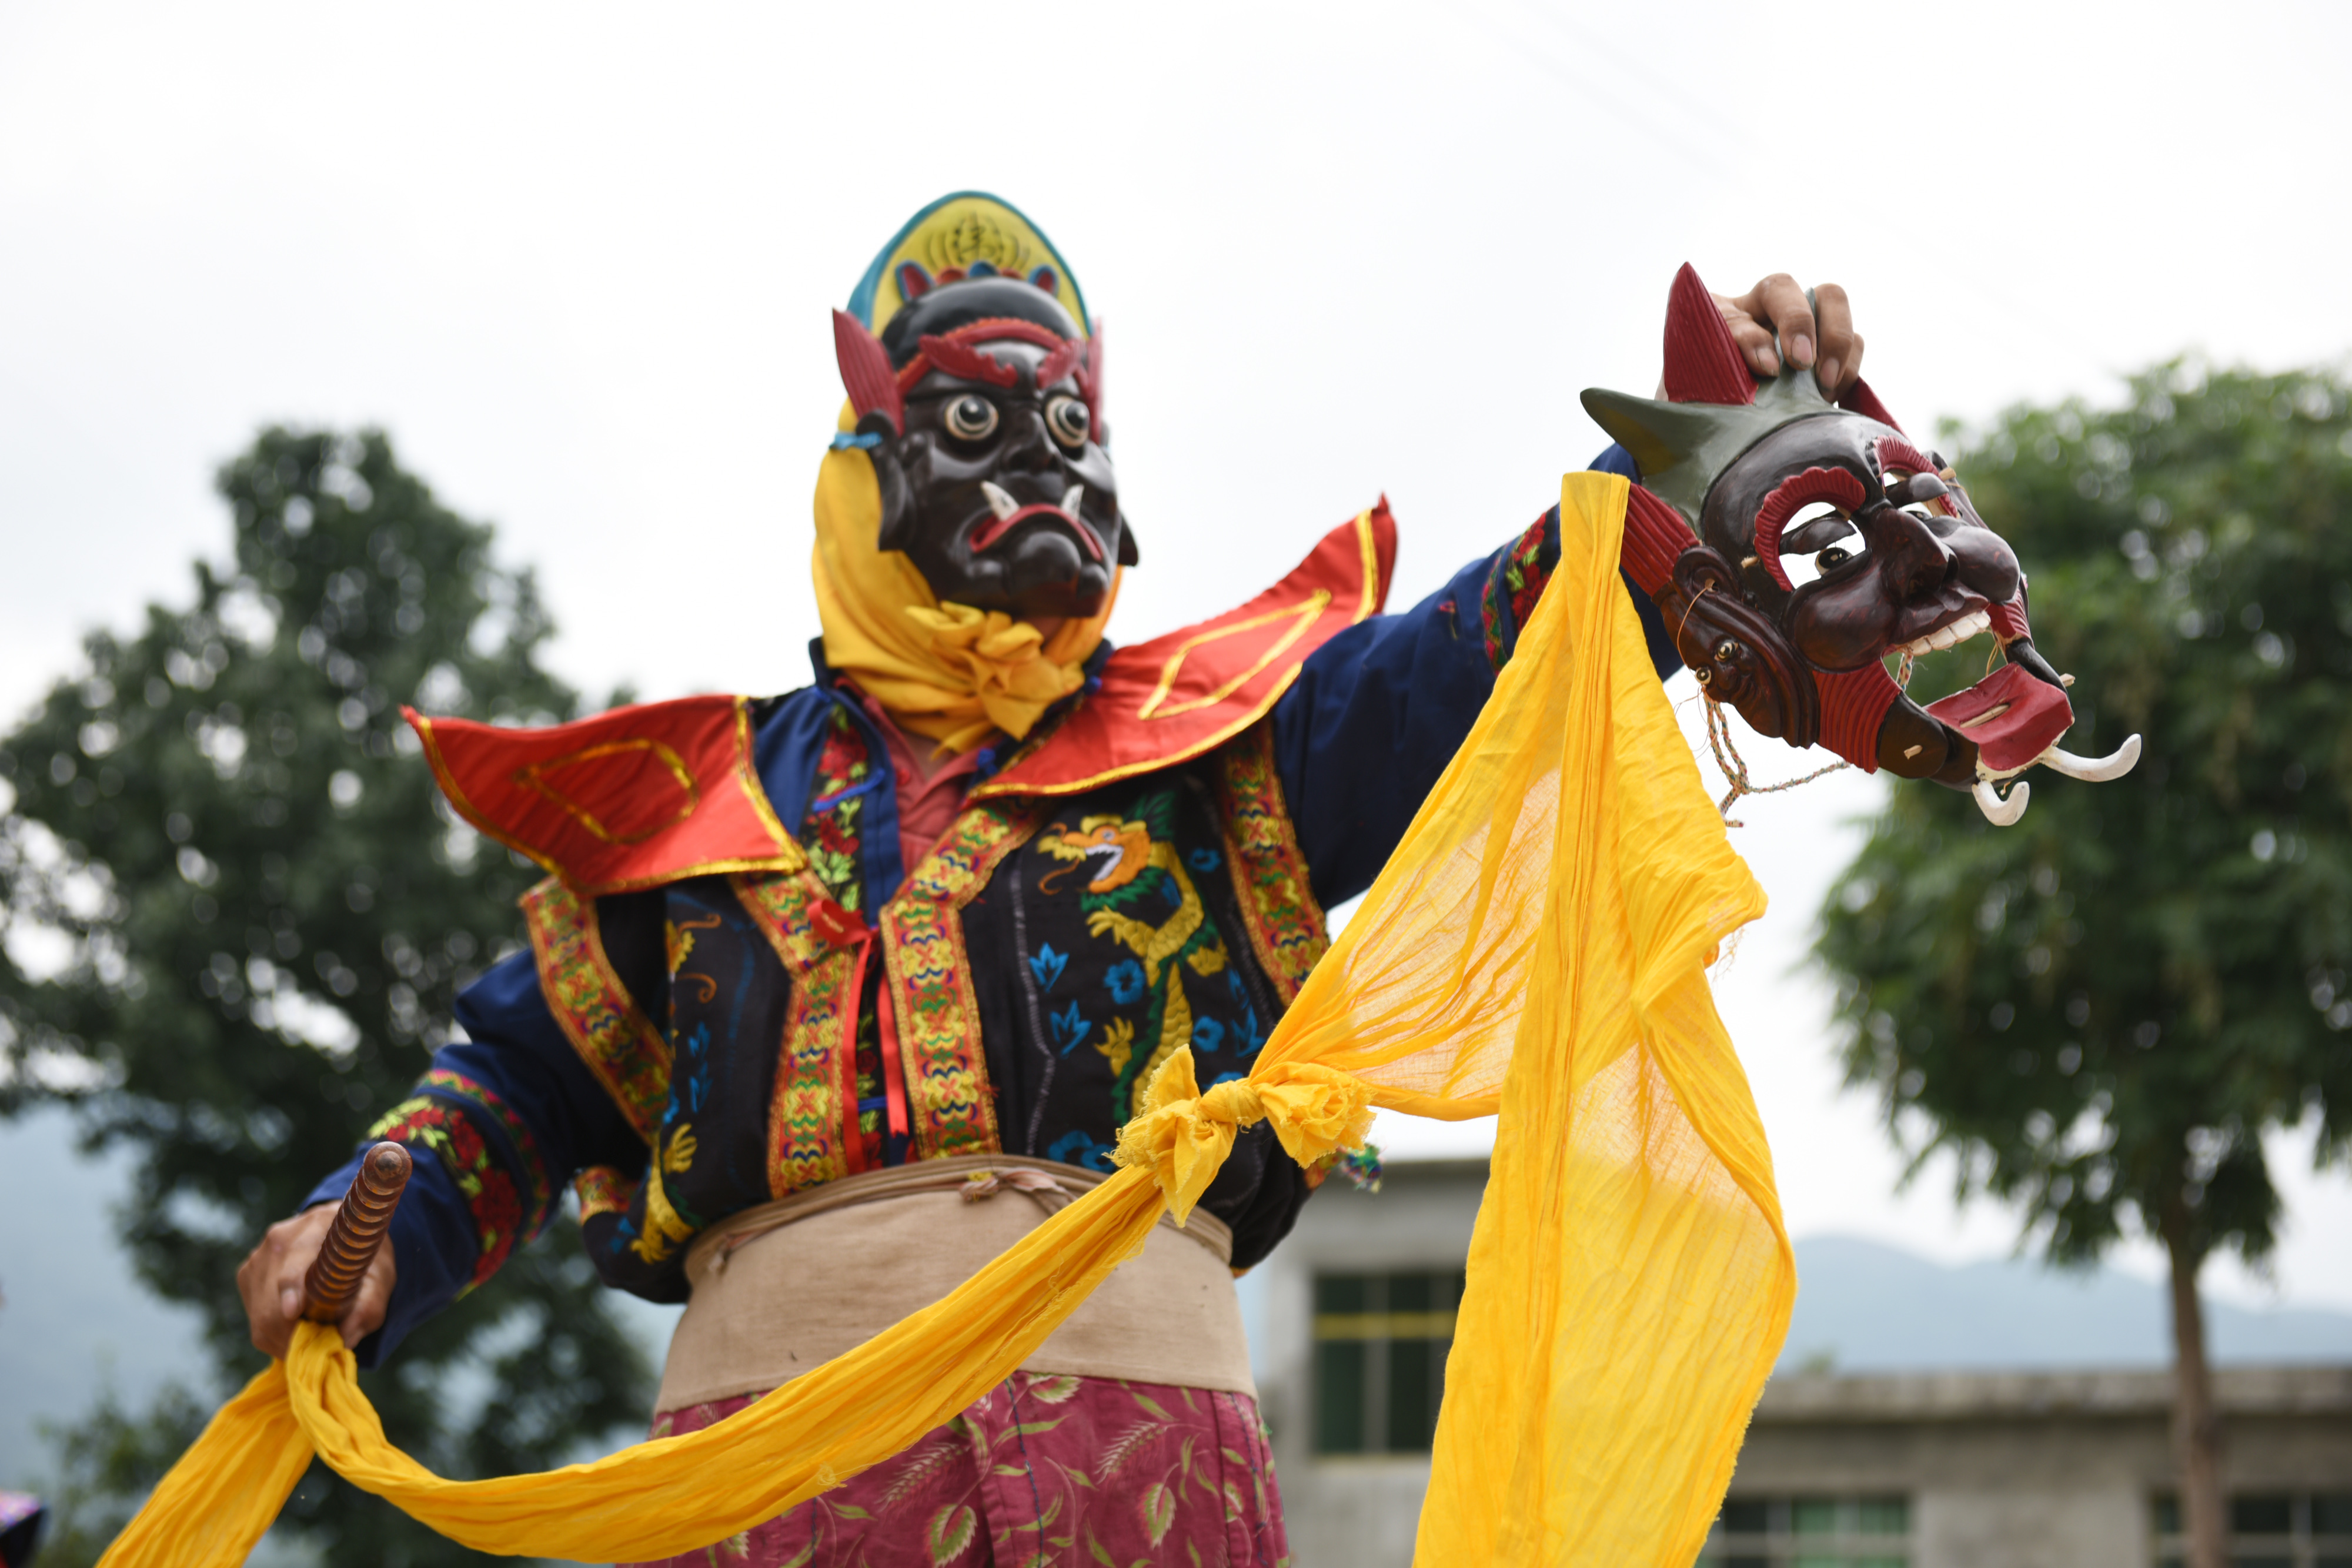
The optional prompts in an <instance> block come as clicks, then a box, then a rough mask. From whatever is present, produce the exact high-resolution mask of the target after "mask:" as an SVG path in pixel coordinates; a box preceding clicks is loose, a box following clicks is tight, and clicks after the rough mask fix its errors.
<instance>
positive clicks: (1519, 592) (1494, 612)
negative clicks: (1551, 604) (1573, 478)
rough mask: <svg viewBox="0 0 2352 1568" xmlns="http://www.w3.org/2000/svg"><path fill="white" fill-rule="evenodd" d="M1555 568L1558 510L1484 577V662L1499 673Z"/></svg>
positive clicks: (1481, 605)
mask: <svg viewBox="0 0 2352 1568" xmlns="http://www.w3.org/2000/svg"><path fill="white" fill-rule="evenodd" d="M1558 566H1559V508H1558V507H1554V508H1553V509H1551V510H1550V511H1548V512H1546V513H1545V514H1544V515H1543V516H1542V517H1538V518H1537V519H1536V520H1535V522H1534V524H1533V525H1532V526H1531V527H1530V528H1528V531H1527V532H1525V533H1523V534H1521V535H1520V536H1519V537H1518V538H1517V539H1514V540H1513V541H1512V542H1511V545H1510V547H1509V548H1508V549H1506V550H1504V551H1503V553H1502V554H1501V555H1500V556H1499V557H1497V558H1496V561H1495V565H1494V569H1493V570H1491V571H1489V572H1488V573H1487V574H1486V592H1485V593H1484V594H1482V595H1480V603H1479V619H1480V621H1481V622H1482V624H1483V625H1484V627H1485V630H1486V660H1487V663H1489V664H1492V665H1494V667H1495V669H1496V672H1498V673H1499V672H1500V671H1501V670H1502V667H1503V666H1504V665H1505V664H1509V663H1510V662H1511V653H1512V651H1513V650H1514V649H1516V648H1517V646H1518V645H1519V628H1520V627H1522V626H1525V625H1526V624H1527V623H1528V616H1530V615H1532V614H1534V613H1535V608H1536V601H1537V600H1538V599H1541V598H1542V597H1543V591H1544V584H1545V583H1547V582H1549V581H1550V580H1551V574H1552V571H1553V570H1554V569H1555V568H1556V567H1558Z"/></svg>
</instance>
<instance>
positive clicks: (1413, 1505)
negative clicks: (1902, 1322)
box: [1255, 1161, 2352, 1568]
mask: <svg viewBox="0 0 2352 1568" xmlns="http://www.w3.org/2000/svg"><path fill="white" fill-rule="evenodd" d="M1485 1187H1486V1165H1485V1162H1484V1161H1460V1162H1445V1163H1433V1164H1424V1165H1402V1166H1391V1167H1390V1169H1389V1172H1388V1175H1387V1178H1386V1181H1385V1183H1384V1185H1383V1188H1382V1190H1381V1192H1380V1193H1379V1194H1378V1195H1376V1196H1370V1195H1366V1194H1364V1193H1361V1192H1358V1191H1356V1190H1354V1189H1352V1188H1347V1187H1344V1186H1339V1185H1338V1184H1336V1183H1335V1184H1334V1185H1333V1186H1328V1187H1326V1189H1325V1190H1324V1191H1323V1192H1321V1193H1319V1194H1318V1195H1317V1197H1316V1198H1315V1200H1314V1201H1313V1202H1312V1203H1310V1204H1308V1205H1307V1208H1306V1211H1305V1213H1304V1214H1303V1215H1302V1216H1301V1218H1300V1221H1299V1225H1298V1228H1297V1230H1296V1231H1295V1232H1293V1233H1292V1235H1291V1237H1290V1239H1288V1240H1286V1242H1284V1243H1283V1245H1282V1246H1281V1248H1280V1249H1277V1250H1276V1253H1275V1255H1274V1256H1273V1257H1272V1258H1270V1259H1268V1260H1266V1261H1265V1263H1264V1264H1262V1265H1261V1266H1260V1268H1261V1270H1263V1273H1264V1276H1265V1280H1264V1289H1265V1316H1264V1319H1263V1321H1262V1324H1261V1325H1260V1328H1261V1337H1260V1343H1259V1344H1258V1347H1257V1350H1258V1354H1257V1355H1256V1357H1255V1360H1256V1364H1257V1367H1258V1372H1259V1385H1260V1393H1261V1396H1262V1397H1263V1400H1264V1405H1265V1415H1266V1419H1267V1422H1268V1424H1269V1425H1270V1426H1271V1427H1272V1428H1273V1431H1274V1451H1275V1463H1276V1468H1277V1471H1278V1474H1279V1478H1280V1481H1281V1485H1282V1491H1283V1498H1284V1502H1285V1507H1286V1514H1287V1518H1288V1523H1289V1530H1290V1543H1291V1551H1292V1555H1293V1561H1294V1562H1295V1563H1297V1568H1405V1565H1406V1564H1409V1563H1411V1562H1412V1545H1413V1531H1414V1526H1415V1523H1416V1521H1417V1520H1418V1518H1419V1514H1420V1509H1421V1499H1422V1494H1423V1491H1424V1490H1426V1488H1427V1486H1428V1480H1429V1465H1428V1461H1427V1459H1426V1458H1407V1457H1403V1456H1398V1457H1393V1458H1388V1457H1372V1456H1349V1457H1344V1458H1317V1457H1316V1456H1315V1454H1314V1452H1313V1424H1314V1406H1313V1403H1312V1400H1313V1388H1312V1385H1311V1383H1312V1374H1313V1366H1314V1341H1313V1337H1312V1335H1313V1316H1314V1295H1313V1288H1314V1279H1315V1276H1316V1275H1317V1274H1318V1273H1319V1272H1343V1273H1370V1272H1381V1271H1386V1270H1423V1269H1426V1270H1439V1269H1453V1268H1459V1267H1461V1265H1462V1263H1463V1261H1464V1260H1465V1258H1466V1257H1467V1255H1468V1251H1469V1240H1470V1230H1471V1226H1472V1223H1473V1221H1474V1219H1475V1216H1476V1213H1477V1206H1478V1199H1479V1197H1480V1195H1481V1194H1482V1193H1483V1192H1484V1191H1485ZM2215 1384H2216V1392H2217V1394H2218V1396H2219V1397H2220V1402H2221V1406H2222V1409H2223V1412H2224V1414H2225V1416H2226V1417H2227V1418H2228V1423H2229V1434H2230V1436H2229V1442H2230V1448H2229V1480H2230V1483H2231V1486H2232V1487H2233V1488H2234V1489H2236V1490H2250V1491H2251V1490H2264V1491H2293V1490H2328V1491H2341V1490H2352V1367H2346V1366H2328V1367H2233V1368H2231V1369H2228V1370H2225V1371H2223V1372H2221V1374H2219V1375H2217V1377H2216V1379H2215ZM2170 1397H2171V1380H2170V1377H2169V1376H2168V1375H2166V1374H2162V1373H2146V1372H2056V1373H2018V1374H2009V1373H1949V1374H1899V1375H1864V1376H1843V1377H1842V1376H1834V1375H1829V1376H1822V1375H1784V1376H1781V1377H1780V1378H1776V1379H1775V1380H1774V1382H1773V1384H1772V1385H1771V1386H1770V1387H1769V1388H1768V1389H1767V1390H1766V1391H1765V1395H1764V1398H1763V1400H1762V1402H1761V1403H1760V1404H1759V1406H1758V1408H1757V1412H1756V1416H1755V1420H1754V1423H1753V1425H1752V1426H1751V1427H1749V1430H1748V1442H1747V1446H1746V1448H1744V1449H1743V1451H1742V1452H1741V1455H1740V1459H1739V1469H1738V1474H1737V1475H1736V1476H1735V1477H1734V1479H1733V1480H1732V1486H1731V1490H1732V1495H1733V1496H1735V1497H1785V1496H1805V1495H1814V1496H1819V1495H1822V1494H1831V1495H1840V1496H1872V1495H1901V1496H1904V1497H1906V1498H1908V1499H1909V1500H1910V1503H1911V1550H1910V1563H1911V1564H1912V1568H2045V1565H2046V1568H2149V1564H2150V1563H2152V1562H2153V1546H2154V1543H2153V1542H2152V1541H2151V1540H2150V1537H2149V1533H2148V1530H2149V1520H2148V1501H2149V1499H2150V1497H2151V1495H2152V1494H2154V1493H2156V1492H2158V1491H2161V1490H2168V1489H2169V1488H2170V1487H2171V1485H2172V1468H2171V1450H2170V1447H2169V1442H2168V1436H2167V1433H2168V1408H2169V1402H2170Z"/></svg>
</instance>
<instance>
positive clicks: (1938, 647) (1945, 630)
mask: <svg viewBox="0 0 2352 1568" xmlns="http://www.w3.org/2000/svg"><path fill="white" fill-rule="evenodd" d="M1991 625H1992V617H1991V616H1990V615H1988V614H1986V613H1985V612H1983V611H1981V610H1971V611H1969V612H1968V613H1967V614H1966V615H1963V616H1961V617H1960V618H1959V619H1958V621H1955V622H1952V623H1951V624H1950V625H1949V626H1938V627H1937V628H1936V630H1934V631H1933V632H1928V633H1927V635H1926V636H1925V637H1915V638H1913V639H1912V640H1911V641H1910V642H1908V643H1904V644H1903V645H1902V646H1901V647H1899V648H1895V649H1892V650H1890V652H1893V653H1906V654H1908V655H1910V656H1911V657H1913V658H1915V659H1916V658H1917V657H1918V656H1919V655H1920V654H1922V653H1941V652H1942V651H1943V650H1944V649H1946V648H1957V647H1958V646H1959V645H1960V644H1961V643H1965V642H1967V641H1968V640H1969V638H1971V637H1973V636H1975V635H1976V634H1977V633H1978V632H1983V631H1987V630H1989V629H1990V627H1991Z"/></svg>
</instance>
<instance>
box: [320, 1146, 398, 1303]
mask: <svg viewBox="0 0 2352 1568" xmlns="http://www.w3.org/2000/svg"><path fill="white" fill-rule="evenodd" d="M408 1172H409V1158H408V1151H407V1150H406V1149H404V1148H403V1147H401V1146H400V1145H398V1144H378V1145H376V1146H375V1147H373V1148H372V1149H370V1150H369V1151H368V1152H367V1155H366V1156H365V1157H364V1158H362V1160H361V1161H360V1174H359V1175H357V1176H353V1177H352V1190H351V1191H349V1192H347V1193H345V1194H344V1195H343V1202H342V1206H341V1207H340V1208H337V1209H336V1210H335V1222H334V1224H332V1225H331V1226H329V1227H328V1228H327V1239H326V1242H325V1244H324V1245H323V1246H321V1247H320V1249H319V1256H318V1257H317V1258H316V1259H314V1260H312V1261H311V1264H310V1273H309V1274H307V1275H305V1276H304V1277H303V1280H302V1315H303V1316H304V1317H306V1318H308V1319H310V1321H311V1322H314V1323H332V1322H341V1321H342V1316H343V1313H344V1312H346V1311H347V1310H349V1308H350V1307H351V1304H352V1297H353V1296H355V1295H357V1294H358V1293H359V1288H360V1281H361V1280H362V1279H363V1278H364V1277H365V1276H366V1274H367V1271H368V1265H369V1264H371V1263H373V1262H374V1261H375V1252H376V1249H377V1248H379V1247H381V1246H383V1233H384V1230H385V1228H387V1227H389V1226H390V1225H391V1224H392V1211H393V1210H394V1208H395V1207H398V1206H399V1203H400V1195H401V1193H402V1192H403V1191H404V1190H405V1189H406V1187H407V1186H408Z"/></svg>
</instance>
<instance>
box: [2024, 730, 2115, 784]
mask: <svg viewBox="0 0 2352 1568" xmlns="http://www.w3.org/2000/svg"><path fill="white" fill-rule="evenodd" d="M2034 760H2035V761H2037V762H2039V763H2041V764H2042V767H2044V768H2049V769H2050V770H2051V771H2052V772H2053V773H2063V774H2064V775H2065V776H2066V777H2067V778H2069V779H2088V780H2089V781H2090V782H2092V783H2094V784H2105V782H2107V780H2109V779H2120V778H2122V777H2123V776H2124V775H2125V774H2126V773H2128V772H2130V771H2131V770H2132V767H2133V765H2134V764H2135V763H2137V762H2138V761H2139V737H2138V736H2137V735H2135V736H2133V737H2131V738H2130V739H2129V740H2126V741H2125V742H2124V743H2123V744H2122V745H2121V746H2118V747H2116V748H2115V750H2113V751H2111V752H2109V753H2108V754H2107V755H2106V756H2105V757H2077V756H2075V755H2074V753H2073V752H2071V751H2061V750H2059V749H2058V748H2057V747H2054V746H2053V747H2051V748H2050V749H2049V750H2047V751H2045V752H2043V753H2042V755H2041V756H2040V757H2038V758H2035V759H2034Z"/></svg>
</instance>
